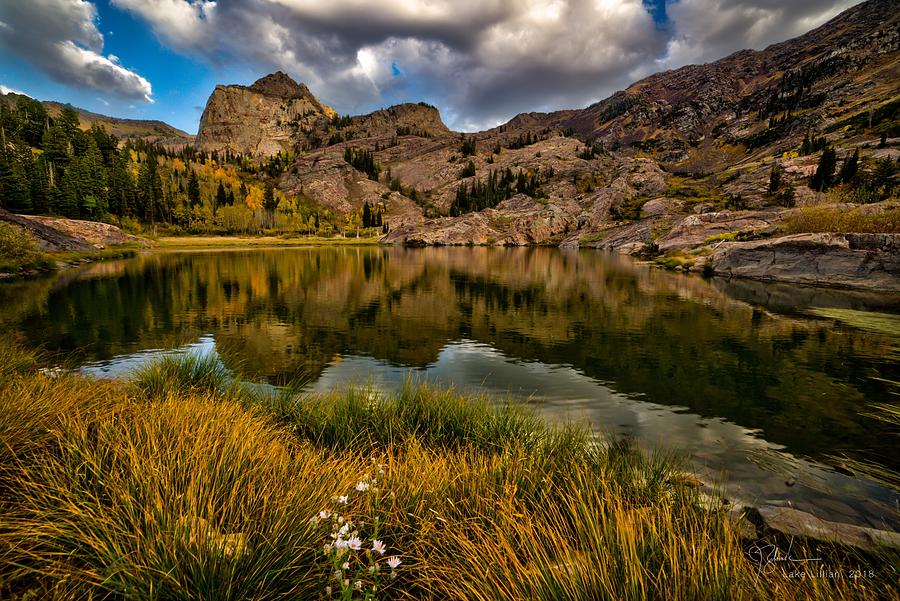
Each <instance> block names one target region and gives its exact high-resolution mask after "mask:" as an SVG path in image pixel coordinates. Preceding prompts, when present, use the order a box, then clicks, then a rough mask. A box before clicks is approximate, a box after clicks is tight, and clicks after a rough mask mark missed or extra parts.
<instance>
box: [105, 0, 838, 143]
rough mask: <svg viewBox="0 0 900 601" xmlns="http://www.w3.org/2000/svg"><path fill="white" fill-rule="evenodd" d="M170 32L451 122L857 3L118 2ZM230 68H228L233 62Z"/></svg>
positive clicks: (716, 48) (713, 52)
mask: <svg viewBox="0 0 900 601" xmlns="http://www.w3.org/2000/svg"><path fill="white" fill-rule="evenodd" d="M111 2H112V4H113V5H114V6H116V7H118V8H121V9H124V10H128V11H130V12H132V13H133V14H135V15H137V16H139V17H140V18H142V19H144V20H145V21H146V22H147V23H148V24H149V25H150V27H151V28H152V29H153V31H154V32H155V34H156V35H157V37H158V38H159V39H160V40H161V41H163V43H165V44H167V45H169V46H170V47H172V48H174V49H176V50H177V51H179V52H182V53H184V54H188V55H190V56H194V57H197V56H200V57H204V58H206V59H207V60H208V61H209V62H210V63H212V64H214V65H218V66H221V67H225V66H228V65H231V64H233V63H234V62H238V63H241V64H249V65H251V66H253V67H255V68H258V69H259V71H260V72H261V73H263V72H267V71H271V70H274V69H282V70H284V71H286V72H288V73H290V74H291V75H292V76H294V77H295V78H296V79H298V80H301V81H304V82H306V83H307V84H308V85H309V86H310V87H311V88H312V89H313V90H314V91H315V92H316V93H317V95H319V96H320V97H321V98H322V100H323V101H325V102H327V103H329V104H332V105H333V106H335V108H337V109H338V110H340V111H341V112H362V111H367V110H372V109H373V108H376V107H378V106H382V105H384V104H388V103H392V102H397V101H416V100H422V99H424V100H429V101H431V102H434V103H435V104H437V105H438V106H439V107H440V108H441V109H442V112H443V114H444V116H445V119H446V120H447V121H448V123H449V124H450V125H451V126H454V127H457V128H461V129H477V128H482V127H488V126H491V125H495V124H497V123H499V122H502V121H505V120H506V119H509V118H510V117H512V116H513V115H515V114H516V113H517V112H521V111H531V110H554V109H558V108H578V107H581V106H585V105H587V104H590V103H591V102H594V101H597V100H600V99H602V98H603V97H605V96H607V95H609V94H611V93H612V92H614V91H615V90H617V89H621V88H624V87H625V86H627V85H628V84H629V83H631V82H632V81H634V80H635V79H637V78H639V77H641V76H644V75H647V74H649V73H651V72H653V71H655V70H658V69H659V68H660V67H664V68H670V67H678V66H681V65H684V64H687V63H691V62H702V61H707V60H713V59H716V58H720V57H722V56H724V55H726V54H729V53H730V52H733V51H735V50H739V49H741V48H744V47H754V48H759V47H762V46H765V45H767V44H769V43H771V42H775V41H779V40H783V39H786V38H788V37H791V36H794V35H797V34H800V33H802V32H803V31H806V30H808V29H810V28H811V27H814V26H816V25H818V24H820V23H822V22H824V21H825V20H826V19H828V18H829V17H831V16H833V15H834V14H837V12H839V11H840V10H842V9H843V8H846V7H847V6H848V5H850V4H852V3H853V0H837V1H835V2H829V3H826V4H823V2H822V0H792V1H791V2H789V3H786V2H784V1H783V0H679V1H677V2H674V1H671V2H666V8H667V11H668V16H669V21H668V23H667V24H666V26H664V27H661V26H659V24H658V23H656V22H655V21H654V19H653V16H652V14H651V12H650V10H649V9H648V5H649V4H650V2H648V0H382V1H381V2H369V1H365V0H330V1H328V2H323V1H322V0H230V1H224V0H223V1H221V2H211V1H206V0H111ZM223 70H224V69H223Z"/></svg>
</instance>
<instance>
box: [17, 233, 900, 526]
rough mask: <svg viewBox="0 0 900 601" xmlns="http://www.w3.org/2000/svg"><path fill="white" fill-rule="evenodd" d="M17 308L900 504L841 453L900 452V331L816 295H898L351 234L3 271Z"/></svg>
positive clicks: (861, 515)
mask: <svg viewBox="0 0 900 601" xmlns="http://www.w3.org/2000/svg"><path fill="white" fill-rule="evenodd" d="M0 306H3V307H4V308H5V310H4V312H3V319H4V321H5V322H7V323H8V324H11V325H12V326H13V327H15V328H17V329H19V330H21V331H22V332H23V333H24V334H25V335H26V336H27V337H28V338H29V339H30V340H31V341H32V342H33V343H34V344H36V345H42V346H44V347H45V348H46V349H48V350H50V351H52V352H56V353H59V354H60V356H66V355H68V354H70V353H72V352H74V351H75V350H76V349H77V350H78V352H80V353H81V355H80V356H79V357H78V358H77V361H78V362H79V363H82V364H84V363H88V364H89V367H90V369H91V370H93V371H97V370H99V371H101V372H102V371H103V370H106V372H107V373H109V374H112V375H118V374H120V373H122V371H127V370H128V369H129V368H130V367H131V366H133V365H134V362H135V361H142V360H144V359H145V358H146V357H147V356H148V355H152V352H150V349H165V348H173V347H178V346H180V345H186V344H200V345H206V346H207V347H211V346H212V345H214V346H215V348H216V349H217V350H218V352H219V353H220V354H221V355H222V356H223V357H225V360H226V362H227V363H228V364H229V366H231V367H232V368H233V369H236V370H238V371H239V372H240V373H241V374H243V375H244V376H246V377H250V378H262V379H265V380H266V381H268V382H270V383H273V384H280V383H283V382H285V381H288V380H291V379H294V378H296V377H298V376H300V377H305V378H307V379H309V381H311V382H312V386H313V387H315V388H328V387H332V386H343V385H345V384H346V383H347V382H348V381H356V382H361V383H365V382H373V383H377V384H380V385H383V386H386V387H391V386H394V385H396V384H397V383H398V382H400V381H402V380H403V379H404V378H405V377H406V374H407V373H408V371H409V370H410V369H412V370H414V371H416V372H419V373H421V374H422V375H423V376H425V377H428V378H434V379H439V380H441V381H442V382H444V383H449V384H453V385H456V386H458V387H461V388H465V389H485V390H488V391H491V392H497V393H502V394H504V395H505V394H509V395H512V396H513V397H515V398H518V399H521V400H523V401H528V402H531V403H534V404H536V405H538V406H539V407H541V409H542V410H543V411H546V412H547V413H548V414H551V415H555V416H558V417H569V416H573V415H577V416H583V417H587V418H588V419H590V420H591V421H592V422H593V423H594V424H595V425H596V426H598V427H599V428H601V429H603V430H606V431H611V432H614V433H617V434H627V435H633V436H636V437H637V438H638V440H640V441H641V442H642V444H644V445H646V446H648V447H656V448H659V447H663V448H682V449H686V450H688V451H689V452H690V453H691V454H692V455H693V457H694V458H695V460H696V461H697V462H698V463H700V464H702V465H705V466H706V468H707V469H708V470H710V471H711V472H713V473H716V474H724V473H725V472H726V471H727V479H728V481H729V483H730V485H729V486H730V487H731V488H732V490H733V491H736V492H739V493H740V494H742V495H743V496H745V497H750V498H754V497H760V498H765V499H769V500H773V499H774V500H778V499H785V500H786V499H790V500H791V501H792V502H795V503H797V504H798V505H801V506H804V507H807V508H815V509H816V510H817V511H818V512H819V513H825V514H826V515H829V516H831V517H837V518H839V519H854V520H859V521H862V520H866V519H868V520H870V521H877V520H878V519H880V518H881V517H883V516H885V515H886V514H887V513H888V509H887V507H888V506H890V505H891V504H894V505H896V502H897V499H896V497H894V496H892V495H891V494H889V493H887V492H886V491H883V490H881V489H878V488H877V487H874V486H873V485H871V484H868V483H865V482H862V481H860V480H854V479H851V478H847V477H844V476H841V475H839V474H837V473H835V472H834V471H833V470H831V469H828V468H827V467H826V466H825V465H823V462H825V461H826V458H827V456H828V455H829V454H833V453H841V452H843V453H846V454H848V455H851V456H854V457H857V458H863V459H872V458H877V459H879V460H881V461H883V462H888V463H890V464H891V465H892V466H893V467H900V460H898V459H897V458H896V457H895V453H894V447H895V439H893V438H892V437H891V436H890V435H888V433H887V431H886V430H885V427H884V426H883V425H881V424H878V423H877V422H873V421H872V420H870V419H868V418H865V417H861V416H860V411H861V410H863V409H864V408H865V406H866V405H867V404H868V403H871V402H875V401H879V402H891V399H892V397H891V394H890V392H891V390H890V387H891V384H890V383H889V382H886V381H885V380H888V381H890V380H894V381H897V380H900V367H898V361H897V358H898V355H897V348H898V339H897V337H896V336H892V335H890V333H889V332H880V331H871V330H862V329H858V328H853V327H850V326H847V325H841V324H840V322H836V321H834V320H831V319H816V318H811V317H810V316H809V315H807V314H805V310H806V309H807V308H809V307H823V306H825V307H835V308H849V309H855V310H862V311H866V310H877V311H879V312H882V313H888V314H891V313H893V314H894V315H896V313H898V312H900V304H898V297H897V296H891V295H878V296H871V295H865V294H858V293H841V292H828V291H821V290H816V289H803V288H796V287H790V286H781V285H779V286H771V285H762V284H759V283H754V282H741V281H721V280H713V281H711V282H706V281H703V280H701V279H699V278H692V277H684V276H677V275H672V274H667V273H663V272H660V271H657V270H652V269H650V268H647V267H645V266H640V265H636V264H634V263H632V262H631V261H629V260H626V259H620V258H617V257H608V256H604V255H599V254H596V253H578V252H569V253H567V252H563V251H559V250H555V249H486V248H472V249H417V250H407V249H377V248H359V249H355V248H339V249H335V248H332V249H291V250H285V249H273V250H255V251H219V252H193V253H159V254H151V255H146V256H141V257H138V258H135V259H130V260H126V261H121V262H116V263H106V264H100V265H96V266H92V267H89V268H87V269H84V270H81V271H78V272H70V273H66V274H63V275H61V276H57V277H50V278H46V279H42V280H38V281H31V282H18V283H14V284H6V285H2V286H0ZM890 317H891V315H888V318H890ZM788 478H795V479H796V480H797V481H798V483H797V485H795V486H793V487H788V486H787V485H785V480H787V479H788ZM823 490H830V491H832V492H831V493H829V494H827V495H825V496H824V497H823V492H822V491H823ZM851 497H852V498H853V500H852V501H851V502H850V505H852V507H853V508H852V509H851V508H850V507H848V506H847V505H848V501H850V498H851ZM862 498H866V499H867V500H865V501H863V500H861V499H862ZM851 514H852V515H851Z"/></svg>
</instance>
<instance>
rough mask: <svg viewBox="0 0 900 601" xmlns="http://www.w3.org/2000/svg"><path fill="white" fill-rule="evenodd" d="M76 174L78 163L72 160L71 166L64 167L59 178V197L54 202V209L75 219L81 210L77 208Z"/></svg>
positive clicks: (64, 215) (79, 215)
mask: <svg viewBox="0 0 900 601" xmlns="http://www.w3.org/2000/svg"><path fill="white" fill-rule="evenodd" d="M77 174H78V165H77V162H76V161H73V163H72V167H70V168H69V169H66V171H65V172H64V173H63V175H62V178H60V186H59V199H58V201H57V202H56V209H57V211H58V212H59V214H60V215H62V216H63V217H70V218H73V219H77V218H78V217H81V211H80V210H79V208H78V205H79V201H78V185H77V183H76V181H75V180H76V179H77Z"/></svg>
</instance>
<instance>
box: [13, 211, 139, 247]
mask: <svg viewBox="0 0 900 601" xmlns="http://www.w3.org/2000/svg"><path fill="white" fill-rule="evenodd" d="M0 221H5V222H6V223H10V224H12V225H14V226H16V227H18V228H20V229H21V230H22V231H23V232H24V233H25V234H26V235H28V236H31V237H32V238H33V239H34V240H35V242H37V245H38V247H39V248H40V249H41V250H46V251H77V252H84V251H91V250H97V249H101V248H105V247H107V246H117V245H121V244H135V245H138V246H149V243H148V242H147V241H146V240H144V239H143V238H138V237H137V236H132V235H131V234H126V233H125V232H123V231H122V230H121V229H119V228H118V227H116V226H114V225H110V224H108V223H98V222H96V221H83V220H80V219H63V218H60V217H35V216H31V215H29V216H27V217H26V216H25V215H16V214H14V213H10V212H9V211H5V210H3V209H0Z"/></svg>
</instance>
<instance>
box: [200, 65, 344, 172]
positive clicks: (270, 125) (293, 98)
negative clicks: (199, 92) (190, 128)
mask: <svg viewBox="0 0 900 601" xmlns="http://www.w3.org/2000/svg"><path fill="white" fill-rule="evenodd" d="M335 116H336V113H335V112H334V109H332V108H330V107H328V106H326V105H324V104H322V103H321V102H319V100H318V99H317V98H316V97H315V96H314V95H313V94H312V92H310V91H309V88H307V87H306V86H305V85H304V84H301V83H297V82H295V81H294V80H293V79H291V78H290V77H288V76H287V75H285V74H284V73H282V72H281V71H278V72H277V73H273V74H271V75H266V76H265V77H263V78H261V79H259V80H257V81H256V82H255V83H254V84H253V85H251V86H240V85H229V86H216V89H215V90H214V91H213V93H212V95H211V96H210V97H209V100H208V101H207V102H206V108H205V109H204V111H203V115H202V116H201V117H200V130H199V132H198V133H197V146H198V148H199V149H200V150H204V151H208V152H213V151H215V152H224V151H227V152H232V153H236V154H250V155H254V156H270V155H273V154H277V153H279V152H281V151H285V150H290V149H292V148H293V147H294V145H295V144H296V143H297V141H298V140H299V138H300V137H301V136H302V135H304V132H308V131H311V130H315V129H323V128H324V127H325V124H326V123H327V122H328V121H329V120H330V119H332V118H333V117H335Z"/></svg>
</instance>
